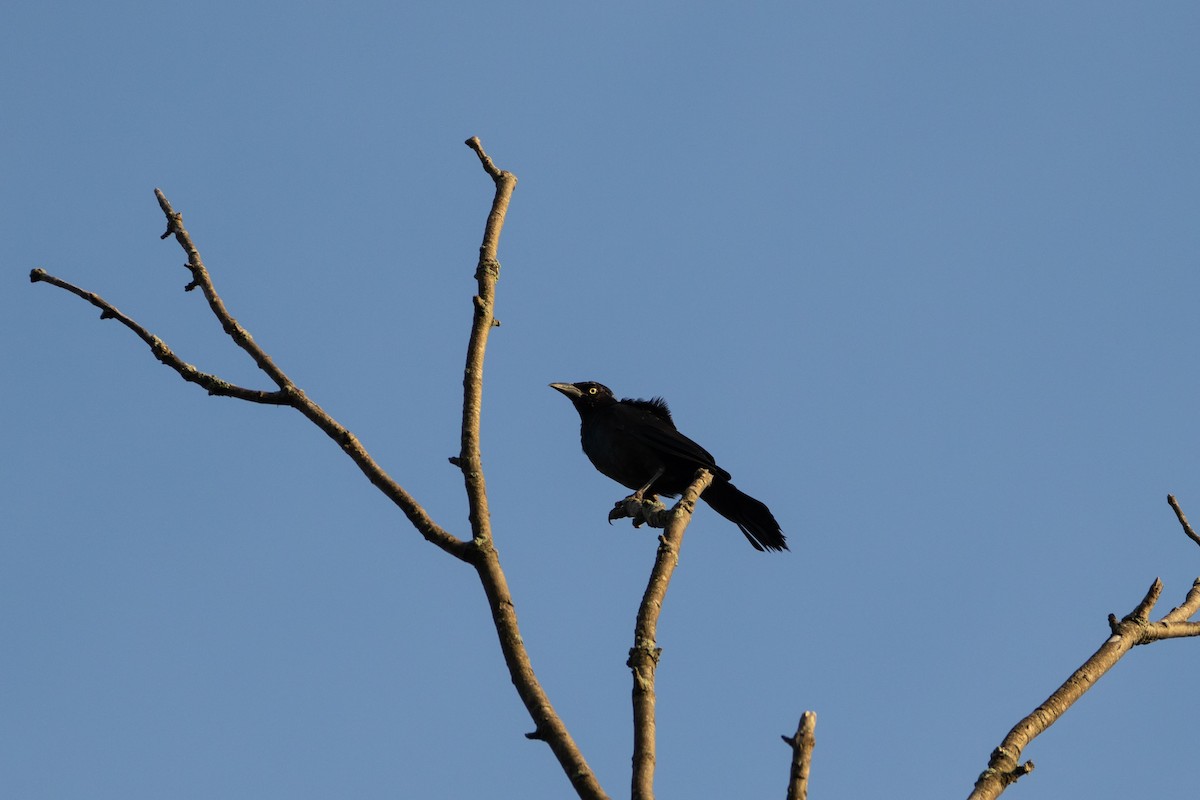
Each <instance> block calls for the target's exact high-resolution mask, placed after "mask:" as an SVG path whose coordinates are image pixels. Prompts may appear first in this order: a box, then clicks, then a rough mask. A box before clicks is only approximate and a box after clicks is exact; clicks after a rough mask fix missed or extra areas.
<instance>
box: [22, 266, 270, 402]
mask: <svg viewBox="0 0 1200 800" xmlns="http://www.w3.org/2000/svg"><path fill="white" fill-rule="evenodd" d="M29 280H30V281H31V282H32V283H48V284H50V285H51V286H57V287H58V288H60V289H65V290H67V291H68V292H70V293H71V294H73V295H75V296H77V297H82V298H83V299H84V300H86V301H88V302H89V303H91V304H92V305H94V306H95V307H96V308H98V309H100V319H115V320H116V321H117V322H119V323H121V324H122V325H124V326H125V327H126V328H128V329H129V330H131V331H133V332H134V333H135V334H137V337H138V338H139V339H141V340H142V341H143V342H145V343H146V344H147V345H149V347H150V352H152V353H153V354H154V357H155V358H157V359H158V360H159V361H160V362H162V363H163V364H165V365H166V366H168V367H170V368H171V369H173V370H175V371H176V372H177V373H179V375H180V377H182V378H183V379H184V380H185V381H189V382H191V383H195V384H197V385H198V386H200V387H201V388H203V389H205V390H206V391H207V392H208V393H209V394H210V395H215V396H220V397H236V398H237V399H239V400H246V401H248V402H251V403H264V404H266V405H276V406H283V405H291V400H290V399H289V398H288V395H287V394H286V393H285V392H281V391H276V392H268V391H265V390H262V389H247V388H245V387H243V386H237V385H234V384H232V383H229V382H228V381H224V380H221V379H220V378H218V377H217V376H216V375H210V374H209V373H207V372H201V371H200V370H198V369H196V368H195V367H194V366H192V365H191V364H188V363H187V362H185V361H183V359H181V358H179V356H177V355H175V353H174V352H173V351H172V350H171V348H169V347H167V345H166V342H164V341H163V340H162V339H160V338H158V337H157V336H155V335H154V334H152V333H150V331H148V330H146V329H145V328H143V327H142V326H141V325H139V324H138V323H137V322H136V321H134V320H133V319H132V318H130V317H127V316H126V315H125V314H122V313H121V312H120V311H119V310H117V308H116V306H114V305H112V304H111V303H109V302H108V301H107V300H105V299H104V298H103V297H101V296H100V295H98V294H96V293H95V292H89V291H86V290H84V289H80V288H79V287H78V286H75V285H74V284H71V283H68V282H67V281H64V280H62V279H61V278H56V277H55V276H53V275H51V274H49V273H48V272H46V271H45V270H44V269H35V270H33V271H32V272H30V273H29Z"/></svg>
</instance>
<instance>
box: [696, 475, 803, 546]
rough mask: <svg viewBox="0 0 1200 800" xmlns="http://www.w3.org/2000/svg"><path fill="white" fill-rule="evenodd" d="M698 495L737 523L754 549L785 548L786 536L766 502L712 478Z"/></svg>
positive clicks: (725, 516)
mask: <svg viewBox="0 0 1200 800" xmlns="http://www.w3.org/2000/svg"><path fill="white" fill-rule="evenodd" d="M700 499H701V500H703V501H705V502H706V503H708V504H709V505H710V506H712V508H713V511H716V512H717V513H718V514H720V515H721V516H722V517H724V518H725V519H727V520H729V521H730V522H732V523H733V524H734V525H737V526H738V529H739V530H741V532H742V533H744V534H746V538H747V539H749V540H750V544H752V545H754V549H755V550H787V549H788V546H787V539H786V538H784V535H783V531H782V530H781V529H780V527H779V523H778V522H776V521H775V515H774V514H772V513H771V509H769V508H767V507H766V505H764V504H763V503H761V502H759V501H758V500H755V499H754V498H753V497H751V496H750V495H748V494H746V493H745V492H743V491H742V490H741V489H739V488H737V487H736V486H734V485H733V484H732V483H729V482H728V481H716V482H714V483H713V484H712V485H711V486H709V487H708V488H707V489H705V490H704V494H702V495H700Z"/></svg>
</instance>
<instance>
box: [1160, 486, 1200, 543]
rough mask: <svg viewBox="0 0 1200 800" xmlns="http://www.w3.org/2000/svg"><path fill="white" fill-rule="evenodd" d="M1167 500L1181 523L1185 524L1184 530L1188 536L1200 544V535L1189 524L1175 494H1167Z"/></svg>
mask: <svg viewBox="0 0 1200 800" xmlns="http://www.w3.org/2000/svg"><path fill="white" fill-rule="evenodd" d="M1167 502H1168V503H1169V504H1170V505H1171V508H1172V509H1173V510H1174V511H1175V517H1176V518H1177V519H1178V520H1179V524H1180V525H1182V526H1183V532H1184V533H1185V534H1187V537H1188V538H1189V539H1191V540H1192V541H1193V542H1195V543H1196V544H1200V535H1197V533H1196V532H1195V531H1194V530H1192V526H1191V525H1189V524H1188V521H1187V517H1186V516H1184V514H1183V509H1182V508H1180V507H1179V501H1178V500H1176V499H1175V495H1173V494H1169V495H1167Z"/></svg>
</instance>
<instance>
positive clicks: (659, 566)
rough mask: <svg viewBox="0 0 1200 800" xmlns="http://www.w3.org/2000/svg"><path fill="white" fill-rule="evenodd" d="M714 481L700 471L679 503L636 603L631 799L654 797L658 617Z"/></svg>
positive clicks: (632, 656)
mask: <svg viewBox="0 0 1200 800" xmlns="http://www.w3.org/2000/svg"><path fill="white" fill-rule="evenodd" d="M712 480H713V475H712V473H711V472H709V471H708V470H705V469H702V470H699V471H698V472H697V473H696V479H695V480H694V481H692V483H691V485H690V486H688V488H687V490H686V491H685V492H684V493H683V495H682V496H681V497H680V498H679V502H678V503H676V504H675V508H674V509H673V511H672V512H671V514H672V515H671V519H670V521H669V522H668V523H667V526H666V529H665V530H664V531H663V534H662V536H660V537H659V540H658V553H657V555H656V557H655V559H654V567H653V568H652V569H651V570H650V581H649V583H648V584H647V585H646V592H645V594H644V595H643V596H642V603H641V605H640V606H639V607H638V614H637V624H636V626H635V627H634V631H633V647H632V648H630V650H629V661H628V662H627V665H628V667H629V668H630V670H632V671H633V780H632V788H633V793H632V796H633V800H652V798H653V797H654V767H655V760H656V757H655V722H654V703H655V697H654V676H655V672H656V671H657V669H658V659H659V656H660V655H662V648H660V647H659V646H658V617H659V615H660V614H661V613H662V606H663V601H664V600H665V599H666V596H667V587H668V586H669V585H670V583H671V576H672V575H673V574H674V572H675V567H676V566H677V565H678V564H679V548H680V547H681V546H682V545H683V534H684V531H686V530H687V526H688V523H689V522H690V521H691V519H692V512H693V511H694V510H695V508H696V500H697V499H699V497H700V495H701V494H702V493H703V492H704V490H705V489H707V488H708V486H709V484H711V483H712Z"/></svg>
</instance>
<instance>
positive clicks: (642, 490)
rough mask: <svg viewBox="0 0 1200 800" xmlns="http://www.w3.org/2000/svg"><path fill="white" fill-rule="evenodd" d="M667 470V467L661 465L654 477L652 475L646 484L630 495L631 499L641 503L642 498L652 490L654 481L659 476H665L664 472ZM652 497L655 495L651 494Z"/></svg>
mask: <svg viewBox="0 0 1200 800" xmlns="http://www.w3.org/2000/svg"><path fill="white" fill-rule="evenodd" d="M666 471H667V468H666V467H659V468H658V470H657V471H656V472H655V473H654V477H652V478H651V479H650V480H648V481H646V485H645V486H643V487H642V488H640V489H638V490H637V491H636V492H634V493H633V494H631V495H629V499H630V500H637V501H638V502H639V503H640V502H641V501H642V498H643V497H644V496H645V494H646V492H648V491H650V487H651V486H653V485H654V482H655V481H656V480H658V479H659V478H661V477H662V476H663V473H664V472H666ZM650 497H651V498H654V497H655V495H653V494H651V495H650Z"/></svg>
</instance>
